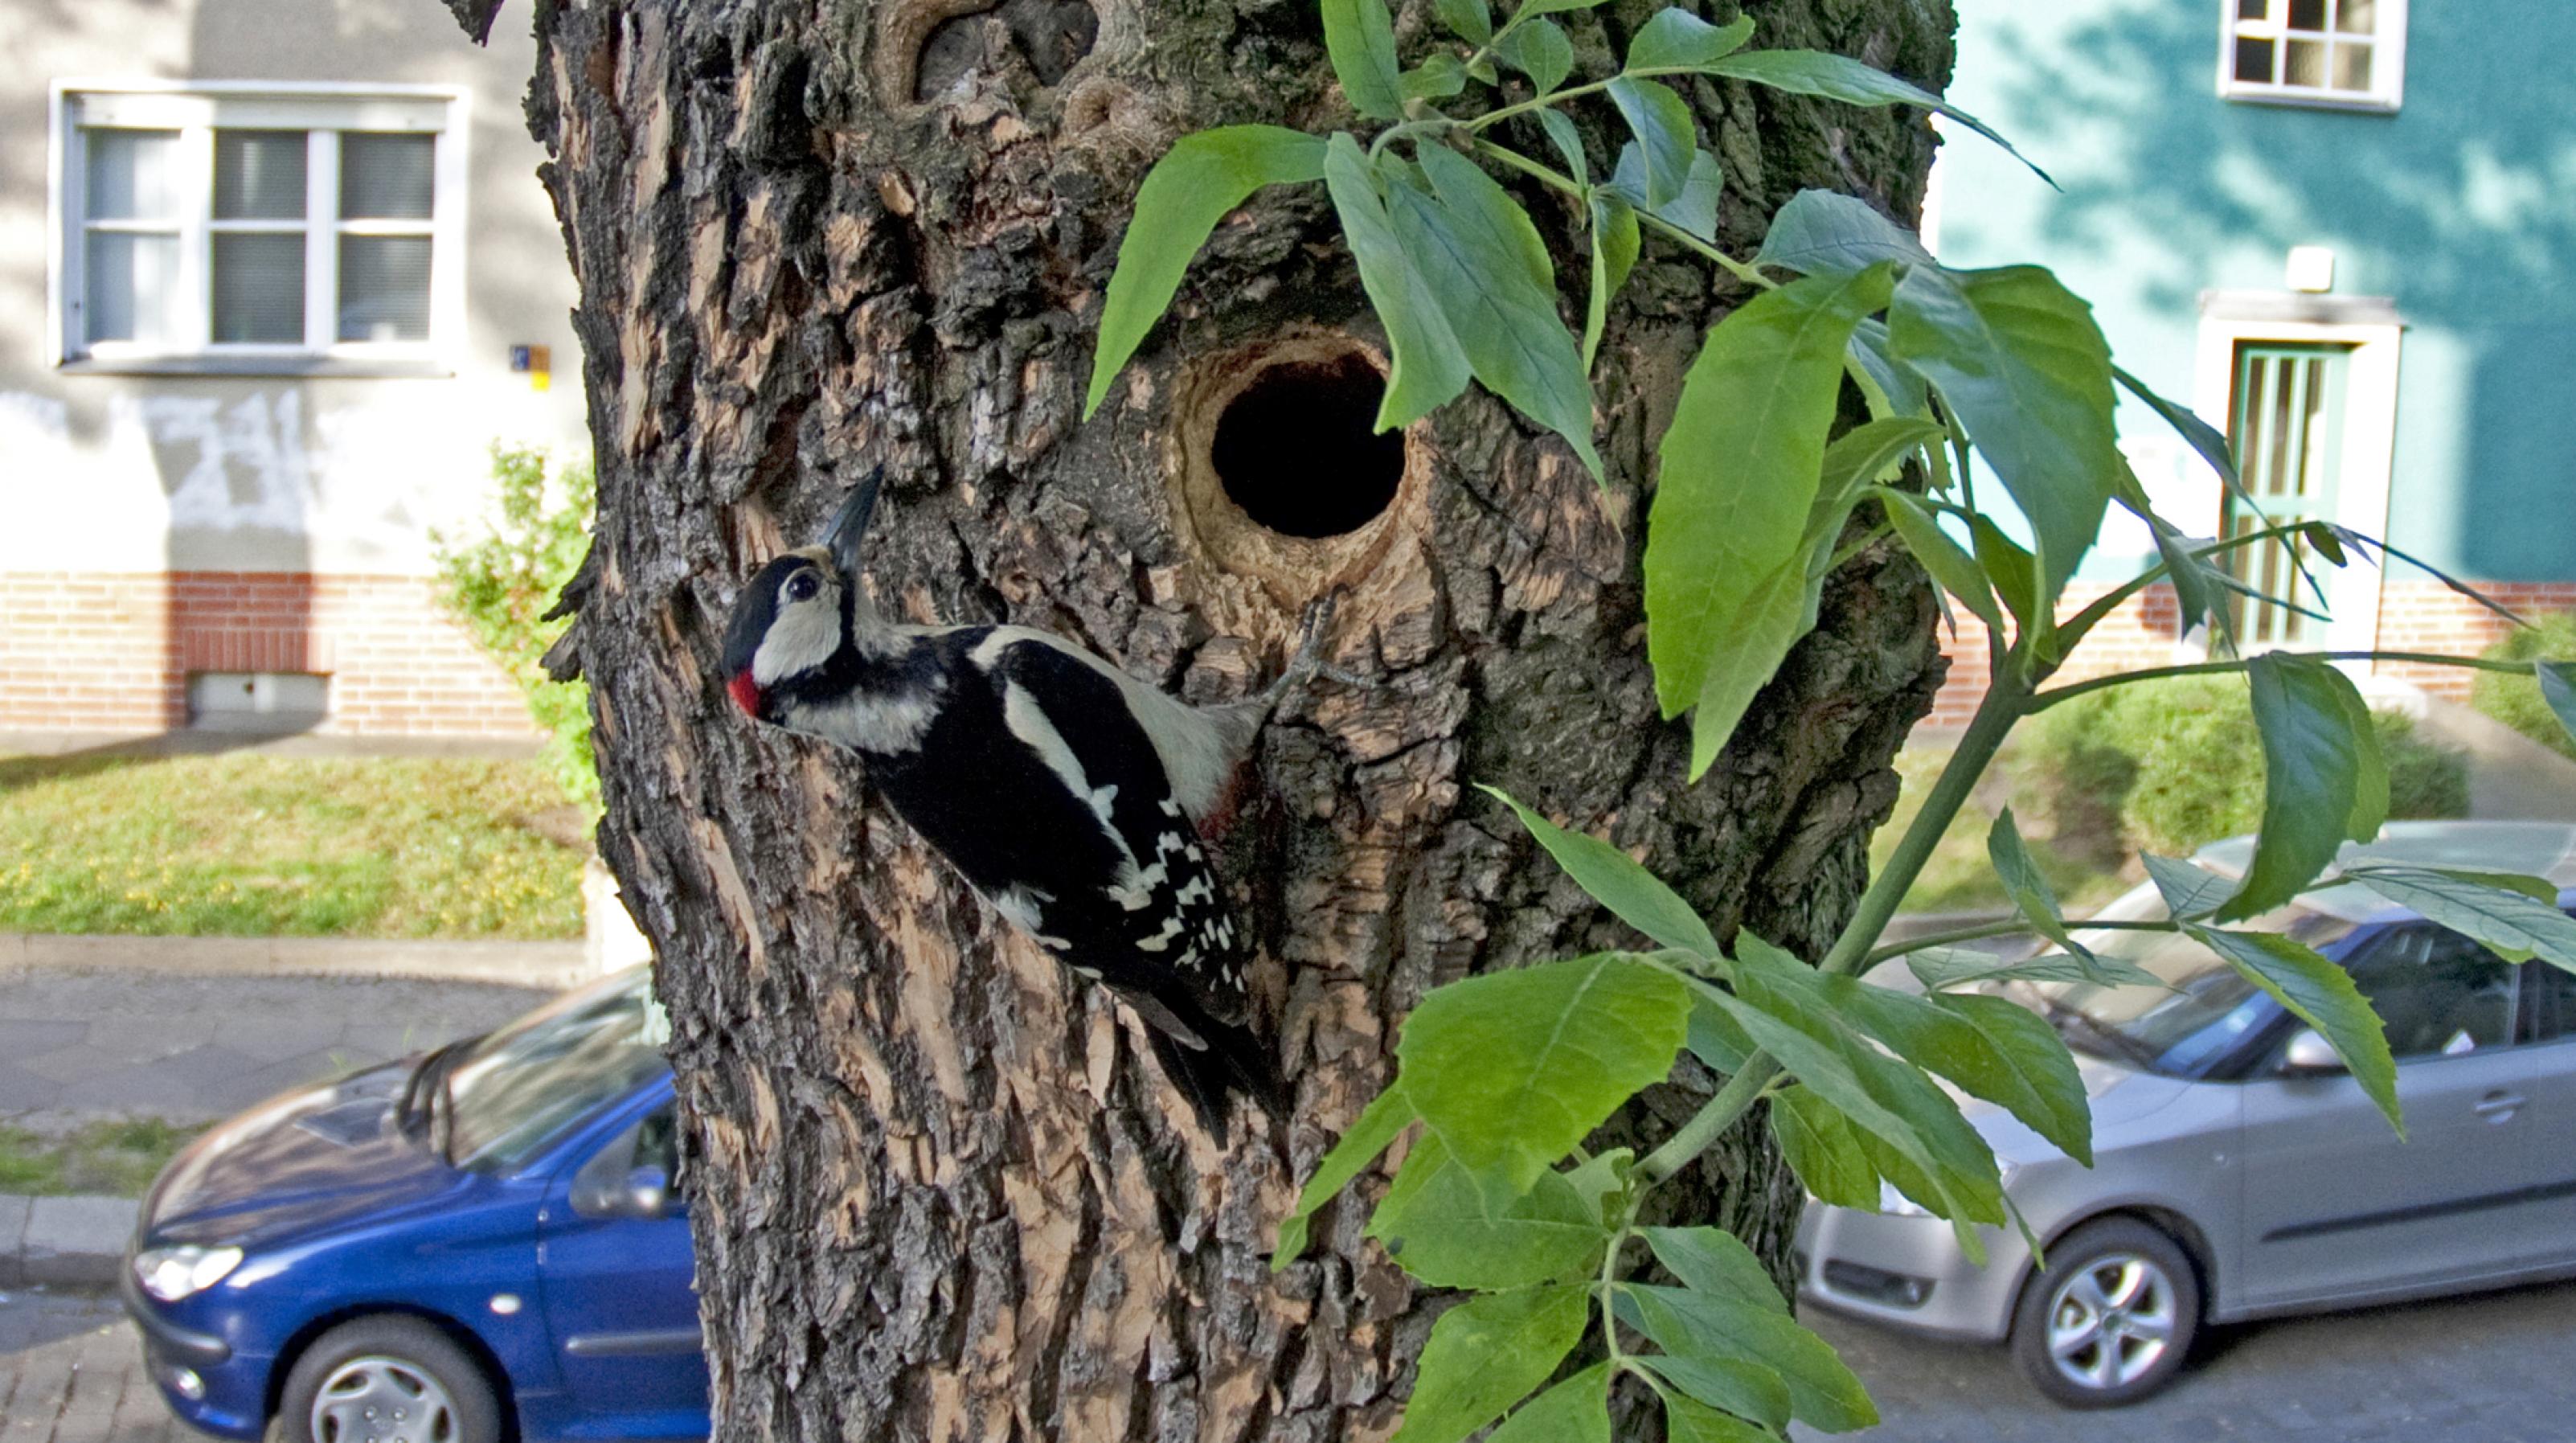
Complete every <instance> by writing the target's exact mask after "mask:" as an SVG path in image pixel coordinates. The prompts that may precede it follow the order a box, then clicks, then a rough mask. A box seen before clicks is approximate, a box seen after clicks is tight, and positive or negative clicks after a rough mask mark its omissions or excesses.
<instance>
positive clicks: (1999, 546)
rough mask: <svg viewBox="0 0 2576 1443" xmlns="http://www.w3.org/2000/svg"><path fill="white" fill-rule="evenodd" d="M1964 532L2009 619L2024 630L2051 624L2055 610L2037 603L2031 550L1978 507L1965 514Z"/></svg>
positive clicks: (2053, 620)
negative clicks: (2022, 547)
mask: <svg viewBox="0 0 2576 1443" xmlns="http://www.w3.org/2000/svg"><path fill="white" fill-rule="evenodd" d="M1968 534H1969V536H1970V537H1971V538H1972V539H1973V540H1974V541H1975V542H1976V545H1977V567H1978V569H1979V570H1981V571H1983V572H1985V574H1986V579H1987V580H1988V581H1990V582H1992V583H1994V588H1995V595H1997V596H1999V597H2002V598H2003V603H2004V610H2006V611H2009V612H2011V613H2012V615H2013V620H2015V621H2017V622H2020V623H2021V626H2022V629H2023V630H2024V631H2031V630H2047V629H2052V628H2054V626H2055V625H2056V613H2054V612H2053V611H2045V610H2042V609H2041V607H2040V605H2039V575H2038V569H2039V568H2038V562H2037V561H2036V560H2034V559H2033V558H2032V556H2031V554H2030V553H2029V552H2027V551H2024V550H2022V549H2021V546H2020V544H2019V543H2017V542H2015V541H2014V540H2013V539H2012V538H2011V537H2009V536H2006V535H2005V534H2004V533H2003V528H2001V527H1999V526H1997V525H1995V523H1994V522H1992V521H1989V520H1987V519H1986V514H1985V513H1984V512H1982V511H1980V512H1978V513H1977V514H1976V515H1974V516H1971V517H1969V518H1968Z"/></svg>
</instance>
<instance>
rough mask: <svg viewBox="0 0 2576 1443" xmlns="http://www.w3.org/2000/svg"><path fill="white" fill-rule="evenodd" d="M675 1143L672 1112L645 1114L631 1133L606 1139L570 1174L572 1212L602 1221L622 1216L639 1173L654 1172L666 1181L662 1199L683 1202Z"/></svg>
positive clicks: (659, 1110) (675, 1123) (658, 1110)
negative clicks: (658, 1173)
mask: <svg viewBox="0 0 2576 1443" xmlns="http://www.w3.org/2000/svg"><path fill="white" fill-rule="evenodd" d="M679 1143H680V1133H679V1118H678V1115H677V1113H676V1110H675V1109H674V1108H673V1107H672V1106H670V1105H667V1104H666V1105H664V1106H662V1107H658V1108H656V1109H654V1110H653V1111H652V1112H649V1113H647V1114H645V1115H644V1116H643V1117H642V1118H640V1119H638V1120H637V1121H636V1123H635V1125H634V1126H633V1127H630V1128H628V1129H626V1130H625V1131H624V1132H621V1133H619V1134H618V1135H617V1136H615V1137H612V1138H610V1139H609V1140H608V1141H607V1142H606V1143H605V1144H603V1145H602V1146H601V1147H600V1149H599V1151H597V1152H595V1153H593V1154H591V1157H590V1161H588V1162H585V1163H583V1164H582V1165H581V1170H580V1171H579V1172H576V1173H574V1174H573V1180H572V1195H571V1202H572V1207H573V1211H575V1212H578V1213H581V1214H583V1215H585V1216H590V1217H604V1216H614V1215H617V1214H619V1213H620V1212H621V1211H624V1210H626V1209H627V1208H628V1207H629V1206H630V1202H629V1197H628V1194H629V1190H630V1189H631V1188H632V1186H633V1180H634V1176H635V1174H636V1173H637V1172H638V1171H640V1170H642V1169H644V1168H659V1169H660V1170H661V1173H662V1176H663V1178H664V1179H665V1182H664V1185H663V1191H664V1195H665V1196H667V1197H668V1198H670V1199H672V1200H673V1201H677V1200H679V1199H680V1198H682V1197H683V1196H684V1194H683V1191H682V1189H681V1187H680V1146H679Z"/></svg>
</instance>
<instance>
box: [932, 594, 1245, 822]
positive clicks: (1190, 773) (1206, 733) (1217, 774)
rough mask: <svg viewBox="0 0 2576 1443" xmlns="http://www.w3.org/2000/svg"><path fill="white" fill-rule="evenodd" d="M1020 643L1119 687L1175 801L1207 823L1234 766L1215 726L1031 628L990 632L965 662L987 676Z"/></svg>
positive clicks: (1087, 654) (1195, 819) (1059, 639)
mask: <svg viewBox="0 0 2576 1443" xmlns="http://www.w3.org/2000/svg"><path fill="white" fill-rule="evenodd" d="M1023 642H1026V643H1031V644H1034V645H1037V646H1044V647H1051V648H1053V649H1055V650H1056V651H1060V652H1062V653H1064V654H1065V655H1066V656H1069V657H1072V658H1074V659H1075V660H1076V661H1079V662H1081V663H1082V664H1083V665H1085V666H1087V667H1090V668H1091V669H1092V670H1093V671H1096V672H1098V673H1100V674H1101V675H1102V676H1105V677H1107V678H1109V679H1110V680H1111V681H1114V682H1116V683H1118V690H1119V692H1120V693H1121V694H1122V695H1124V696H1125V697H1126V699H1127V709H1128V711H1129V712H1131V713H1133V714H1134V716H1135V718H1136V722H1137V724H1138V725H1139V726H1141V727H1143V728H1144V729H1145V739H1146V740H1147V741H1149V742H1151V743H1153V745H1154V755H1155V756H1157V757H1159V758H1161V760H1162V763H1163V775H1164V776H1166V777H1168V778H1170V779H1171V783H1172V795H1173V796H1174V797H1177V798H1178V799H1179V805H1180V807H1181V808H1182V809H1184V810H1185V811H1186V812H1187V814H1188V816H1189V818H1190V820H1191V821H1193V822H1199V821H1205V820H1206V819H1207V816H1208V813H1209V812H1211V811H1213V810H1215V808H1216V804H1217V799H1218V798H1219V797H1220V796H1221V795H1222V794H1223V793H1224V791H1225V780H1226V778H1227V777H1228V776H1229V775H1231V774H1232V772H1233V770H1234V763H1235V760H1236V758H1234V757H1232V756H1229V755H1228V754H1227V746H1226V739H1225V735H1224V733H1222V732H1221V731H1219V730H1218V729H1217V727H1216V726H1215V724H1213V723H1211V722H1210V721H1209V720H1208V719H1207V718H1206V717H1204V716H1202V715H1200V714H1199V712H1198V711H1197V710H1196V709H1194V708H1192V707H1191V706H1190V705H1189V704H1188V703H1186V702H1183V701H1180V700H1178V699H1177V698H1174V697H1171V696H1168V695H1165V694H1164V693H1163V692H1162V691H1161V690H1160V689H1159V688H1156V687H1150V686H1147V685H1146V684H1145V683H1143V682H1141V681H1138V680H1137V679H1136V678H1134V677H1132V676H1129V675H1128V674H1127V673H1125V672H1123V671H1120V670H1119V669H1118V668H1116V667H1114V666H1112V665H1110V664H1109V663H1108V662H1107V661H1105V660H1103V659H1101V658H1100V657H1097V656H1094V655H1093V654H1091V653H1090V652H1088V651H1085V650H1083V649H1082V648H1081V647H1079V646H1076V645H1074V644H1073V643H1072V642H1070V641H1067V640H1065V639H1064V638H1063V637H1060V636H1057V635H1055V634H1053V633H1051V632H1044V631H1039V630H1037V629H1036V628H1034V627H1027V626H997V627H994V628H993V634H992V635H990V636H988V637H985V638H984V639H983V640H982V641H980V642H977V643H976V644H975V649H974V650H973V651H971V652H968V653H967V659H968V660H970V661H972V662H974V663H975V665H977V666H979V667H981V668H983V669H984V670H985V671H987V672H989V671H991V670H992V669H993V668H994V666H995V665H997V664H999V662H1000V661H1001V658H1002V653H1003V652H1005V651H1007V650H1009V649H1010V648H1012V647H1014V646H1017V645H1020V644H1021V643H1023ZM1164 805H1165V806H1166V807H1170V806H1171V805H1173V804H1172V803H1170V802H1166V803H1164ZM1175 815H1178V813H1175Z"/></svg>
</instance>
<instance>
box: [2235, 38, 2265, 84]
mask: <svg viewBox="0 0 2576 1443" xmlns="http://www.w3.org/2000/svg"><path fill="white" fill-rule="evenodd" d="M2236 78H2237V79H2239V80H2250V81H2252V82H2253V83H2255V84H2256V85H2269V84H2271V83H2272V42H2271V41H2269V40H2246V39H2239V40H2238V41H2237V42H2236Z"/></svg>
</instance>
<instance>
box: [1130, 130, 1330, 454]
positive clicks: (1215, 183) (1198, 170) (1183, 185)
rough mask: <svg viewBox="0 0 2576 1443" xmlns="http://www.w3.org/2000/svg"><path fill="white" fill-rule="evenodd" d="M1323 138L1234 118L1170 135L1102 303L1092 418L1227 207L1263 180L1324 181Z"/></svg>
mask: <svg viewBox="0 0 2576 1443" xmlns="http://www.w3.org/2000/svg"><path fill="white" fill-rule="evenodd" d="M1323 176H1324V142H1323V141H1322V140H1321V139H1319V138H1318V137H1315V136H1312V135H1307V134H1305V133H1303V132H1301V131H1295V130H1283V129H1281V128H1280V127H1278V126H1275V125H1228V126H1221V127H1219V128H1218V129H1215V130H1201V131H1194V132H1192V133H1190V134H1188V135H1184V136H1182V137H1181V138H1180V139H1179V140H1177V141H1174V142H1173V143H1172V148H1171V149H1170V150H1169V151H1167V152H1165V153H1164V156H1163V158H1162V159H1161V160H1159V161H1156V162H1155V163H1154V168H1153V169H1152V170H1151V171H1149V172H1147V173H1146V176H1145V183H1144V184H1143V185H1142V186H1140V187H1138V189H1137V191H1136V217H1135V219H1134V220H1132V221H1130V222H1128V225H1127V234H1126V236H1125V237H1124V238H1123V239H1121V240H1120V241H1119V242H1118V268H1117V269H1116V270H1114V271H1112V272H1110V275H1109V295H1108V299H1107V301H1106V302H1105V303H1104V304H1103V305H1102V306H1101V310H1100V342H1099V345H1098V347H1097V348H1096V349H1095V350H1094V352H1093V354H1092V358H1091V394H1090V396H1089V397H1088V398H1087V399H1086V400H1085V401H1084V402H1083V406H1082V414H1083V416H1084V418H1085V419H1089V418H1090V416H1091V415H1092V413H1094V412H1096V411H1098V410H1099V409H1100V402H1101V399H1102V398H1103V397H1105V396H1107V395H1108V394H1109V383H1110V382H1111V381H1112V380H1113V379H1115V378H1116V377H1117V375H1118V371H1119V368H1120V367H1123V366H1125V365H1126V364H1127V358H1128V357H1130V356H1132V355H1134V354H1135V353H1136V347H1137V346H1138V345H1139V344H1141V343H1142V342H1143V341H1144V339H1145V333H1146V332H1148V331H1150V330H1152V329H1153V328H1154V322H1155V321H1156V320H1157V319H1159V318H1160V317H1161V316H1162V314H1163V310H1164V308H1165V307H1167V306H1169V305H1170V304H1171V303H1172V296H1173V294H1174V293H1175V292H1177V291H1178V290H1179V289H1180V287H1181V274H1182V272H1184V271H1186V270H1188V269H1189V264H1190V257H1192V256H1194V255H1196V254H1198V249H1199V247H1200V246H1201V245H1203V244H1205V243H1206V242H1207V238H1208V234H1209V232H1211V231H1213V230H1215V229H1216V223H1217V222H1218V221H1219V220H1222V219H1223V218H1224V217H1225V214H1226V212H1228V211H1230V210H1233V209H1234V208H1235V207H1236V206H1239V205H1241V204H1243V202H1244V200H1245V199H1246V198H1247V197H1249V196H1250V195H1251V194H1252V193H1253V192H1254V191H1256V190H1259V189H1261V188H1262V187H1263V186H1265V185H1288V184H1294V183H1297V182H1300V181H1311V180H1321V179H1323Z"/></svg>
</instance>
